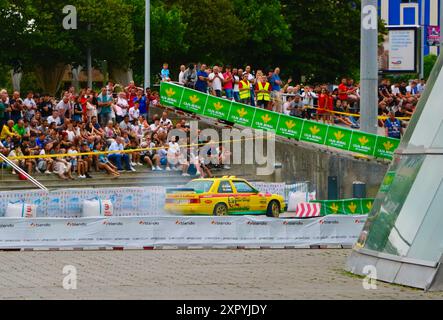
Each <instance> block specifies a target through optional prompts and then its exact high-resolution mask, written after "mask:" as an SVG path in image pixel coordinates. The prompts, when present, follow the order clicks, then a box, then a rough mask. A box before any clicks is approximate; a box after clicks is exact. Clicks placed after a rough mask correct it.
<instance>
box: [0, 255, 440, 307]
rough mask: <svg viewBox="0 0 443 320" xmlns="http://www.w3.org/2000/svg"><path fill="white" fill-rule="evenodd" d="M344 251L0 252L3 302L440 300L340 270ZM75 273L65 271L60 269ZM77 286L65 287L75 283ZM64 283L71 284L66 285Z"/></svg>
mask: <svg viewBox="0 0 443 320" xmlns="http://www.w3.org/2000/svg"><path fill="white" fill-rule="evenodd" d="M349 253H350V250H342V249H335V250H334V249H327V250H323V249H311V250H305V249H292V250H291V249H286V250H221V249H218V250H154V251H140V250H125V251H48V252H46V251H34V252H0V298H2V299H266V300H267V299H442V298H443V293H425V292H423V291H420V290H416V289H411V288H406V287H401V286H396V285H388V284H384V283H381V282H378V283H377V289H375V290H365V289H364V288H363V285H362V279H361V278H358V277H355V276H352V275H349V274H347V273H345V272H344V271H343V265H344V263H345V259H346V256H347V255H348V254H349ZM67 265H68V266H73V267H74V268H75V271H73V270H74V269H69V268H71V267H68V268H67V269H65V272H67V273H66V274H63V269H64V267H65V266H67ZM75 273H76V276H77V280H76V289H69V290H67V289H64V288H63V281H64V277H66V276H68V277H69V278H67V279H65V286H66V285H67V287H69V286H71V287H72V286H74V283H75V281H73V278H72V277H73V276H74V274H75ZM68 280H71V281H68Z"/></svg>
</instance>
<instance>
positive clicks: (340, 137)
mask: <svg viewBox="0 0 443 320" xmlns="http://www.w3.org/2000/svg"><path fill="white" fill-rule="evenodd" d="M344 136H345V134H344V133H343V132H341V131H338V132H336V133H334V137H335V139H337V140H338V141H340V140H341V139H343V137H344Z"/></svg>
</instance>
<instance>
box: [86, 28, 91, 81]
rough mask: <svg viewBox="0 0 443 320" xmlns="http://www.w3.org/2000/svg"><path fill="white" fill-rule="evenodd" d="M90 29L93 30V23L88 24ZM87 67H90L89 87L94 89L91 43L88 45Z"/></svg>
mask: <svg viewBox="0 0 443 320" xmlns="http://www.w3.org/2000/svg"><path fill="white" fill-rule="evenodd" d="M88 31H91V24H88ZM87 55H88V56H87V63H86V64H87V69H88V88H91V89H92V54H91V45H89V47H88V52H87Z"/></svg>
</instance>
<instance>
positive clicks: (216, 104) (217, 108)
mask: <svg viewBox="0 0 443 320" xmlns="http://www.w3.org/2000/svg"><path fill="white" fill-rule="evenodd" d="M214 108H215V110H220V109H222V108H223V105H222V104H221V103H220V102H217V103H214Z"/></svg>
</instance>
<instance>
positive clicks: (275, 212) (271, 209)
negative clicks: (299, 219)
mask: <svg viewBox="0 0 443 320" xmlns="http://www.w3.org/2000/svg"><path fill="white" fill-rule="evenodd" d="M266 215H267V216H268V217H271V218H278V217H279V216H280V204H279V203H278V202H277V201H275V200H272V201H271V202H269V204H268V210H266Z"/></svg>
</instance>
